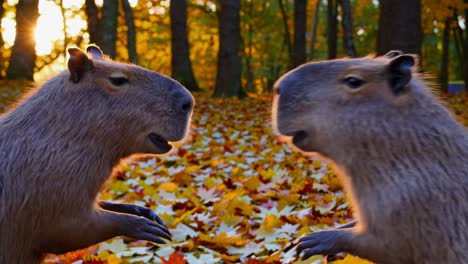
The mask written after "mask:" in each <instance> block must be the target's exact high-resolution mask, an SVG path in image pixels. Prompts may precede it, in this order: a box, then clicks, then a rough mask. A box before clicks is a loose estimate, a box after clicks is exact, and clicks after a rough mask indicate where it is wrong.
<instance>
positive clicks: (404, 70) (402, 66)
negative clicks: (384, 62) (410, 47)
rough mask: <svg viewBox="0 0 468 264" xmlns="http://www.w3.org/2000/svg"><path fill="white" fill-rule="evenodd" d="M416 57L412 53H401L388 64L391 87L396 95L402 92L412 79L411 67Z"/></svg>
mask: <svg viewBox="0 0 468 264" xmlns="http://www.w3.org/2000/svg"><path fill="white" fill-rule="evenodd" d="M414 64H415V58H414V57H413V56H411V55H400V56H398V57H396V58H394V59H393V60H392V61H390V64H389V65H388V71H389V82H390V87H391V88H392V91H393V93H394V94H395V95H399V94H401V93H402V92H403V91H404V89H405V87H406V86H407V85H408V83H409V82H410V81H411V68H412V67H413V66H414Z"/></svg>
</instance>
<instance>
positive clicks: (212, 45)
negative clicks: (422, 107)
mask: <svg viewBox="0 0 468 264" xmlns="http://www.w3.org/2000/svg"><path fill="white" fill-rule="evenodd" d="M467 7H468V0H445V1H439V0H379V1H378V0H294V1H293V0H256V1H253V0H218V1H215V0H190V1H185V0H19V1H18V0H0V18H1V34H0V46H1V47H2V49H1V50H0V79H9V80H33V79H34V80H39V81H40V80H43V79H45V78H47V77H48V76H50V74H51V73H54V72H57V71H59V70H63V69H64V68H65V67H66V65H65V62H66V60H65V57H64V56H65V55H64V54H66V52H65V51H66V48H67V47H70V46H78V47H81V48H85V47H86V45H87V44H89V43H96V44H98V45H99V46H101V48H102V49H103V50H104V52H105V53H106V54H108V55H109V56H110V57H112V58H113V59H116V60H118V61H124V62H132V63H136V64H139V65H141V66H143V67H145V68H148V69H151V70H154V71H157V72H161V73H164V74H166V75H169V76H172V77H174V78H175V79H177V80H179V81H180V82H182V83H183V84H184V85H185V86H186V87H187V88H189V89H190V90H192V91H195V90H200V89H201V90H203V91H206V92H207V93H209V94H213V95H214V96H218V97H230V96H238V97H242V96H244V95H245V94H247V93H266V92H270V91H271V88H272V84H273V83H274V81H275V80H276V79H277V78H278V77H279V76H280V75H282V74H283V73H285V72H286V71H288V70H289V69H291V68H293V67H295V66H297V65H300V64H301V63H304V62H307V61H312V60H322V59H332V58H337V57H338V58H339V57H343V56H349V57H358V56H364V55H367V54H371V53H373V54H383V53H385V52H387V51H388V50H390V49H400V50H403V51H404V52H406V53H417V54H419V55H420V56H421V62H422V65H423V70H424V71H425V72H429V73H430V74H431V75H432V76H433V77H435V78H436V79H435V81H436V83H438V84H440V88H441V89H442V90H445V91H446V90H447V89H448V83H449V81H450V82H454V83H459V84H462V83H463V82H464V83H467V82H468V80H467V78H468V73H467V72H468V65H467V64H468V30H467V28H466V25H465V22H466V18H467V17H468V8H467ZM64 25H65V27H64ZM64 28H65V30H64ZM15 36H16V37H15Z"/></svg>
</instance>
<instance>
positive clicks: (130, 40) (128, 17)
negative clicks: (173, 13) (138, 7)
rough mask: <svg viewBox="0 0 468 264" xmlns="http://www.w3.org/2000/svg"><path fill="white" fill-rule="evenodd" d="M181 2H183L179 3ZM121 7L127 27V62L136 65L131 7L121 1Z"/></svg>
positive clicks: (136, 57) (134, 34)
mask: <svg viewBox="0 0 468 264" xmlns="http://www.w3.org/2000/svg"><path fill="white" fill-rule="evenodd" d="M181 2H183V1H181ZM122 6H123V9H124V13H125V24H126V25H127V50H128V60H129V61H131V62H133V63H135V64H138V55H137V49H136V31H135V21H134V18H133V11H132V7H131V6H130V3H129V2H128V0H122Z"/></svg>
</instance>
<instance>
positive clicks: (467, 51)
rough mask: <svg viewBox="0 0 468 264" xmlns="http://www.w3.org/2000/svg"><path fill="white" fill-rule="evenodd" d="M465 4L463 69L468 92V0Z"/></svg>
mask: <svg viewBox="0 0 468 264" xmlns="http://www.w3.org/2000/svg"><path fill="white" fill-rule="evenodd" d="M463 3H465V38H464V42H463V55H464V59H463V60H464V65H465V67H464V69H463V78H464V82H465V91H468V65H467V64H468V28H467V27H466V21H467V20H468V7H467V5H468V0H464V1H463Z"/></svg>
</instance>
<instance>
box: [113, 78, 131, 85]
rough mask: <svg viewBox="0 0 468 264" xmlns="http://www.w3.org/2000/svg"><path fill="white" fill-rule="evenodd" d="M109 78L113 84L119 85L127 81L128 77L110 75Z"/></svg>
mask: <svg viewBox="0 0 468 264" xmlns="http://www.w3.org/2000/svg"><path fill="white" fill-rule="evenodd" d="M109 80H110V81H111V83H112V84H113V85H115V86H121V85H124V84H126V83H128V79H127V78H125V77H110V78H109Z"/></svg>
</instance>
